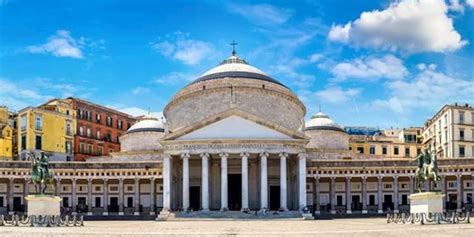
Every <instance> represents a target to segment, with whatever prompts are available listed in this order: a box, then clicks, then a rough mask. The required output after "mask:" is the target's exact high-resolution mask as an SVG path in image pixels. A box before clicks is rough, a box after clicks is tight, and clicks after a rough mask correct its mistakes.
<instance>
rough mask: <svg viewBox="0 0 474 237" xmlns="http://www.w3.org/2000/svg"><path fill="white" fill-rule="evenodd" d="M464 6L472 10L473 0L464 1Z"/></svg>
mask: <svg viewBox="0 0 474 237" xmlns="http://www.w3.org/2000/svg"><path fill="white" fill-rule="evenodd" d="M466 4H467V5H468V6H469V7H470V8H474V0H467V1H466Z"/></svg>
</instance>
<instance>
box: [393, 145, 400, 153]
mask: <svg viewBox="0 0 474 237" xmlns="http://www.w3.org/2000/svg"><path fill="white" fill-rule="evenodd" d="M393 154H394V155H398V154H399V151H398V146H396V147H394V148H393Z"/></svg>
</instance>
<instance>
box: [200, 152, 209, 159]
mask: <svg viewBox="0 0 474 237" xmlns="http://www.w3.org/2000/svg"><path fill="white" fill-rule="evenodd" d="M199 156H200V157H201V158H206V159H207V158H209V157H210V156H211V155H210V154H209V153H207V152H203V153H201V154H199Z"/></svg>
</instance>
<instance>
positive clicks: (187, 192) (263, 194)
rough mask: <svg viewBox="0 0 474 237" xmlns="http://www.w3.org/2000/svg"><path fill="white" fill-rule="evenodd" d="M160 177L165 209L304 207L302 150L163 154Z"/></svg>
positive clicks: (289, 208)
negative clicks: (299, 151) (293, 151)
mask: <svg viewBox="0 0 474 237" xmlns="http://www.w3.org/2000/svg"><path fill="white" fill-rule="evenodd" d="M163 180H164V184H163V190H164V191H163V209H165V210H166V209H169V210H194V211H196V210H201V211H210V210H221V211H227V210H235V211H236V210H239V211H248V210H264V209H273V210H281V211H286V210H299V209H301V208H303V207H304V206H306V154H305V153H294V154H290V153H287V152H278V153H268V152H259V153H249V152H245V151H243V152H240V153H227V152H219V153H210V152H209V153H208V152H201V153H189V152H181V153H179V154H175V155H166V154H165V156H164V157H163ZM167 180H168V182H167Z"/></svg>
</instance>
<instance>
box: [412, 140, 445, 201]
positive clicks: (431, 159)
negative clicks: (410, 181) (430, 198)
mask: <svg viewBox="0 0 474 237" xmlns="http://www.w3.org/2000/svg"><path fill="white" fill-rule="evenodd" d="M415 160H417V161H418V168H417V169H416V172H415V181H416V187H417V188H418V192H420V193H421V189H422V187H423V184H424V183H425V182H426V181H428V182H430V181H435V182H436V181H438V180H440V179H441V178H440V177H439V174H438V159H437V158H436V154H431V152H430V149H429V148H426V149H425V151H424V152H423V153H421V154H420V155H418V156H417V157H416V158H415ZM427 191H430V190H427Z"/></svg>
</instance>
